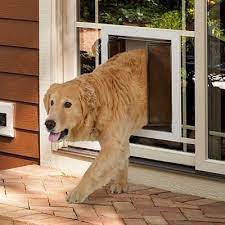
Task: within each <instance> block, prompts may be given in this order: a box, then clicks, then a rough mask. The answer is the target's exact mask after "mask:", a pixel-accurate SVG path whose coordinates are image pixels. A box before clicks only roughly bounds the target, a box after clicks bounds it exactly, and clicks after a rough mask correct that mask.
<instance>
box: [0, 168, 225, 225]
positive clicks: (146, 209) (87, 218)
mask: <svg viewBox="0 0 225 225" xmlns="http://www.w3.org/2000/svg"><path fill="white" fill-rule="evenodd" d="M78 181H79V179H78V178H74V177H67V176H63V175H62V174H61V173H60V172H59V171H56V170H52V169H48V168H43V167H39V166H26V167H21V168H17V169H11V170H6V171H0V225H22V224H29V225H30V224H32V225H33V224H41V225H42V224H43V225H57V224H68V225H70V224H71V225H72V224H74V225H88V224H89V225H90V224H96V225H122V224H126V225H147V224H152V225H167V224H169V225H172V224H174V225H191V224H194V225H198V224H199V225H220V224H221V225H222V224H225V203H224V202H216V201H214V200H209V199H203V198H200V197H197V196H190V195H182V194H177V193H172V192H168V191H165V190H161V189H157V188H151V187H146V186H141V185H132V184H131V185H130V189H129V193H127V194H121V195H111V194H109V192H108V191H107V187H106V188H103V189H101V190H98V191H97V192H95V193H94V194H92V195H91V197H90V198H89V199H88V200H87V201H86V202H85V203H84V204H68V203H67V202H66V201H65V198H66V195H67V192H69V191H70V190H71V189H72V188H73V187H74V186H75V184H77V182H78Z"/></svg>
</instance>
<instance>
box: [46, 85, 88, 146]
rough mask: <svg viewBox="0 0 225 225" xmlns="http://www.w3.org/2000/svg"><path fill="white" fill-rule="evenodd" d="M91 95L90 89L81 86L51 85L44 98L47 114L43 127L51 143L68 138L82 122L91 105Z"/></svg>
mask: <svg viewBox="0 0 225 225" xmlns="http://www.w3.org/2000/svg"><path fill="white" fill-rule="evenodd" d="M91 93H92V92H90V88H87V87H85V86H84V87H82V85H74V84H70V83H69V84H66V83H65V84H53V85H51V87H50V88H49V89H48V91H47V93H46V94H45V97H44V105H45V109H46V112H47V114H48V116H47V119H46V121H45V126H46V128H47V130H48V132H49V133H50V134H49V140H50V141H51V142H57V141H61V140H63V139H65V138H66V137H69V136H70V134H71V130H72V129H73V128H74V127H76V126H77V125H78V124H80V123H81V122H82V120H84V118H85V116H86V114H87V113H88V111H90V107H91V105H92V100H91V97H92V94H91Z"/></svg>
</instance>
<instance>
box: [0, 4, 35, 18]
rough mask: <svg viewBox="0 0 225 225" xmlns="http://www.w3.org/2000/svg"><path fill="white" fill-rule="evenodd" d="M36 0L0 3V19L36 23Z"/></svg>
mask: <svg viewBox="0 0 225 225" xmlns="http://www.w3.org/2000/svg"><path fill="white" fill-rule="evenodd" d="M38 3H39V1H38V0H19V1H18V0H4V1H1V7H0V18H11V19H20V20H32V21H38V19H39V18H38V17H39V16H38V14H39V9H38V8H39V5H38Z"/></svg>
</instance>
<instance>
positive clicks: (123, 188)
mask: <svg viewBox="0 0 225 225" xmlns="http://www.w3.org/2000/svg"><path fill="white" fill-rule="evenodd" d="M127 191H128V185H127V184H119V183H113V184H112V185H111V186H110V192H111V193H112V194H121V193H124V192H127Z"/></svg>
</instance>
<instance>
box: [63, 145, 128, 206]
mask: <svg viewBox="0 0 225 225" xmlns="http://www.w3.org/2000/svg"><path fill="white" fill-rule="evenodd" d="M124 154H127V153H126V148H124V146H123V145H121V144H120V142H112V141H110V142H106V143H103V144H102V150H101V151H100V154H99V156H98V157H97V158H96V159H95V161H94V162H93V164H92V165H91V166H90V167H89V169H88V170H87V171H86V173H85V174H84V176H83V178H82V180H81V181H80V183H79V184H78V186H77V187H76V188H75V189H74V190H72V192H71V193H70V195H69V196H68V198H67V201H68V202H70V203H77V202H83V201H84V200H85V199H86V198H87V197H88V196H89V195H90V194H91V193H93V192H94V191H95V190H97V189H98V188H101V187H102V186H104V185H106V184H107V183H109V181H110V180H111V178H112V177H113V175H114V174H115V172H116V171H117V170H118V168H119V167H122V166H123V164H124V163H123V161H122V160H121V159H124Z"/></svg>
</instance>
